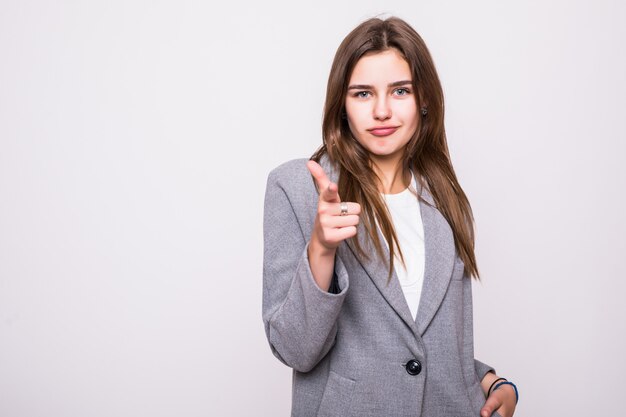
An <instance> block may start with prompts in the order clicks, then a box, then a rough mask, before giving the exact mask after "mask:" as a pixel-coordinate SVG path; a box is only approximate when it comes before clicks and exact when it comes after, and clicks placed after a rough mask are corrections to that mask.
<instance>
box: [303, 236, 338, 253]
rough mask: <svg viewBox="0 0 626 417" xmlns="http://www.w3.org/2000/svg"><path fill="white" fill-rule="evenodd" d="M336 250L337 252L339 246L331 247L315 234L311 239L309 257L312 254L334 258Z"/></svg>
mask: <svg viewBox="0 0 626 417" xmlns="http://www.w3.org/2000/svg"><path fill="white" fill-rule="evenodd" d="M336 252H337V248H329V247H327V246H324V245H323V244H322V243H321V242H320V241H319V240H318V239H317V238H316V237H315V235H313V236H312V237H311V240H310V241H309V249H308V255H309V259H310V258H311V257H312V256H313V257H316V258H334V257H335V253H336Z"/></svg>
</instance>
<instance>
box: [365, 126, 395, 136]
mask: <svg viewBox="0 0 626 417" xmlns="http://www.w3.org/2000/svg"><path fill="white" fill-rule="evenodd" d="M396 130H398V127H375V128H373V129H369V132H370V133H371V134H372V135H374V136H389V135H391V134H392V133H393V132H395V131H396Z"/></svg>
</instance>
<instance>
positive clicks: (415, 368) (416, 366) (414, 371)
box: [404, 359, 422, 375]
mask: <svg viewBox="0 0 626 417" xmlns="http://www.w3.org/2000/svg"><path fill="white" fill-rule="evenodd" d="M404 367H405V368H406V371H407V372H408V373H409V375H418V374H419V373H420V372H422V364H421V363H420V361H418V360H417V359H411V360H410V361H408V362H407V363H406V365H404Z"/></svg>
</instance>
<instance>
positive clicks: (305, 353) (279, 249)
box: [263, 168, 349, 372]
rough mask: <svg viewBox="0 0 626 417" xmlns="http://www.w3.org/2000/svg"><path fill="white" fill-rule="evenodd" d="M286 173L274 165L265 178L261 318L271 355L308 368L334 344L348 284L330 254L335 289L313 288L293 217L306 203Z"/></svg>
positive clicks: (303, 237)
mask: <svg viewBox="0 0 626 417" xmlns="http://www.w3.org/2000/svg"><path fill="white" fill-rule="evenodd" d="M290 177H291V176H289V175H284V172H283V173H282V174H281V171H279V168H277V169H275V170H274V171H272V172H271V173H270V175H269V177H268V180H267V188H266V192H265V207H264V218H263V322H264V325H265V333H266V336H267V339H268V341H269V344H270V347H271V349H272V352H273V353H274V355H275V356H276V357H277V358H278V359H279V360H280V361H282V362H283V363H285V364H286V365H287V366H290V367H292V368H293V369H295V370H297V371H300V372H308V371H310V370H311V369H313V367H315V365H316V364H317V363H318V362H319V361H320V360H321V359H322V358H323V357H324V356H325V355H326V354H327V353H328V351H329V350H330V349H331V347H332V346H333V344H334V342H335V336H336V334H337V318H338V316H339V313H340V310H341V306H342V304H343V301H344V299H345V297H346V293H347V291H348V287H349V285H348V273H347V271H346V268H345V266H344V264H343V262H341V260H340V259H339V258H338V257H335V272H334V274H335V276H334V280H335V281H336V291H335V293H332V292H327V291H323V290H322V289H320V288H319V287H318V285H317V283H316V282H315V280H314V278H313V275H312V273H311V268H310V266H309V261H308V256H307V247H308V240H309V235H310V230H306V229H307V228H306V227H304V228H303V227H302V226H301V223H304V224H306V222H304V221H303V218H301V219H299V218H298V216H306V214H307V213H303V212H302V211H304V209H303V207H306V205H303V204H300V203H302V202H301V201H299V200H301V199H303V198H306V196H303V193H302V192H298V189H300V190H301V189H302V188H303V187H300V186H298V185H299V184H297V181H296V182H295V183H294V182H293V179H292V178H290ZM289 185H291V188H292V190H291V191H292V192H291V195H289V194H290V193H289V192H288V188H289V187H288V186H289ZM300 185H301V184H300ZM291 200H294V201H291ZM297 207H300V209H298V208H297ZM298 211H300V212H298ZM303 229H304V230H303Z"/></svg>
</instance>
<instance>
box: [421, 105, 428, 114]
mask: <svg viewBox="0 0 626 417" xmlns="http://www.w3.org/2000/svg"><path fill="white" fill-rule="evenodd" d="M427 114H428V109H427V108H426V107H422V116H426V115H427Z"/></svg>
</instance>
